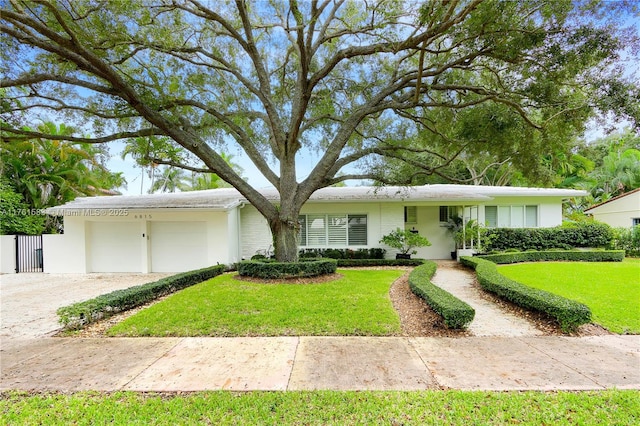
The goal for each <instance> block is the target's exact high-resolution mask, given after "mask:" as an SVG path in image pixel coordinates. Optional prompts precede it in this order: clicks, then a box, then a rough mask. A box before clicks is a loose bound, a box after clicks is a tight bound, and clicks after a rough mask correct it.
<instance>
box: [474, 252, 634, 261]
mask: <svg viewBox="0 0 640 426" xmlns="http://www.w3.org/2000/svg"><path fill="white" fill-rule="evenodd" d="M624 254H625V253H624V250H590V251H573V250H572V251H569V250H549V251H522V252H508V253H499V254H487V255H481V256H478V257H481V258H483V259H487V260H490V261H491V262H493V263H497V264H502V263H519V262H541V261H571V262H622V260H623V259H624Z"/></svg>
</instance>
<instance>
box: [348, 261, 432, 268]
mask: <svg viewBox="0 0 640 426" xmlns="http://www.w3.org/2000/svg"><path fill="white" fill-rule="evenodd" d="M424 262H425V261H424V259H338V267H340V268H349V267H355V266H420V265H422V264H423V263H424Z"/></svg>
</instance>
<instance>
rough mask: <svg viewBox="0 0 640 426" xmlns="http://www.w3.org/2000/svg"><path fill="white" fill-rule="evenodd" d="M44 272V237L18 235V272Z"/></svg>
mask: <svg viewBox="0 0 640 426" xmlns="http://www.w3.org/2000/svg"><path fill="white" fill-rule="evenodd" d="M42 271H43V259H42V235H16V272H17V273H19V272H42Z"/></svg>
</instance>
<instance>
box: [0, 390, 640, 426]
mask: <svg viewBox="0 0 640 426" xmlns="http://www.w3.org/2000/svg"><path fill="white" fill-rule="evenodd" d="M639 412H640V393H639V392H637V391H634V390H629V391H624V390H607V391H592V392H550V393H545V392H481V391H453V390H451V391H415V392H369V391H365V392H337V391H312V392H311V391H310V392H303V391H291V392H247V393H232V392H225V391H219V392H198V393H192V394H182V395H175V394H169V395H167V394H153V393H151V394H145V393H134V392H116V393H98V392H81V393H76V394H61V393H43V394H36V395H31V394H28V393H24V392H4V393H0V413H1V416H0V419H1V420H0V424H2V425H32V424H47V425H67V424H74V425H103V424H109V425H166V424H181V425H199V424H216V425H234V424H265V425H267V424H268V425H301V424H304V425H333V424H384V425H390V424H391V425H393V424H403V425H424V424H447V425H465V426H466V425H469V424H478V425H479V424H492V425H513V424H535V425H542V424H546V425H551V424H553V425H563V424H585V425H587V424H588V425H591V424H603V425H604V424H607V425H614V424H618V425H623V424H624V425H630V424H636V422H637V413H639Z"/></svg>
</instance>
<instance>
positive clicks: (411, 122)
mask: <svg viewBox="0 0 640 426" xmlns="http://www.w3.org/2000/svg"><path fill="white" fill-rule="evenodd" d="M0 4H1V5H2V7H1V9H0V25H1V27H0V28H1V29H2V33H3V38H2V43H3V49H2V53H0V54H1V55H2V63H3V65H2V67H3V68H2V70H1V71H2V72H3V74H4V75H5V79H3V80H2V82H1V83H0V85H1V87H2V88H5V89H6V99H5V100H4V101H3V103H2V107H3V113H4V114H5V117H8V116H9V115H11V114H16V113H32V112H34V111H36V110H37V111H39V112H42V111H45V112H46V113H48V114H54V113H62V114H66V115H68V116H72V115H76V116H77V117H78V118H79V120H82V122H83V123H84V124H85V125H86V126H87V128H89V127H90V130H91V132H92V133H93V134H95V137H92V138H84V137H83V138H79V137H68V138H67V140H70V141H82V142H87V143H104V142H109V141H114V140H119V139H127V138H136V137H149V136H153V137H166V138H169V139H170V140H171V141H172V143H174V144H176V145H177V146H181V147H182V148H184V149H186V150H187V151H189V152H190V153H192V154H193V155H195V156H196V157H197V158H199V159H200V160H201V161H202V163H203V164H204V167H201V168H200V167H194V166H192V165H189V164H183V163H181V162H180V161H179V159H176V158H172V157H159V158H154V159H153V162H154V163H156V164H163V165H169V166H175V167H182V168H185V169H187V170H191V171H193V172H205V171H206V172H214V173H215V174H216V175H218V176H219V177H220V178H221V179H223V180H224V181H226V182H228V183H229V184H230V185H232V186H234V187H235V188H237V189H238V190H239V191H240V192H241V193H242V194H243V195H244V196H245V197H246V198H247V199H248V200H249V201H250V202H251V203H252V204H253V205H254V206H255V207H256V208H257V209H258V210H259V211H260V212H261V213H262V214H263V215H264V217H265V218H266V219H267V221H268V223H269V225H270V228H271V231H272V233H273V236H274V246H275V248H276V256H277V257H278V259H280V260H295V259H296V258H297V232H298V227H299V225H298V215H299V212H300V209H301V207H302V205H303V204H304V203H305V202H306V201H307V200H308V198H309V196H310V195H311V194H312V193H313V192H314V191H316V190H318V189H319V188H323V187H326V186H330V185H333V184H336V183H339V182H341V181H345V180H348V179H355V178H377V177H379V173H377V172H376V168H375V167H374V166H375V165H376V162H377V161H379V159H380V158H393V159H395V160H396V161H401V162H404V163H407V164H409V165H411V167H414V168H416V169H420V170H423V171H424V172H425V173H428V174H433V173H438V172H439V171H440V170H441V169H442V168H443V167H446V166H447V165H448V164H449V163H450V162H451V161H452V160H453V159H454V158H457V157H458V156H460V155H462V154H463V153H468V154H467V155H473V153H474V152H481V151H487V152H490V153H496V155H498V154H500V155H515V157H514V158H518V159H519V161H522V162H523V163H524V162H526V161H527V159H529V160H530V158H529V157H531V156H534V158H535V157H537V156H539V155H540V152H552V151H553V149H554V148H556V147H558V146H561V145H562V144H563V142H564V140H565V138H564V137H563V136H568V135H572V134H574V133H576V132H579V131H581V130H582V129H583V126H584V122H585V121H586V120H587V119H588V118H589V117H591V116H592V114H594V112H595V111H597V110H602V111H613V112H614V114H615V115H616V116H617V117H621V118H629V119H631V120H634V119H637V118H638V114H637V112H638V110H637V104H636V103H635V100H636V99H637V98H638V87H637V84H636V85H634V84H633V81H628V80H625V79H624V78H622V70H621V69H620V68H619V67H618V66H617V65H618V64H619V63H620V62H619V59H620V54H621V52H622V51H623V49H625V48H631V47H633V46H637V37H636V34H635V33H632V32H630V30H629V29H625V28H624V25H622V23H621V22H615V20H616V19H623V18H624V17H625V16H628V13H633V12H634V10H633V7H634V6H633V3H630V4H626V3H624V2H597V1H596V2H593V1H584V2H582V1H575V0H554V1H543V0H520V1H510V0H451V1H425V2H421V3H418V2H401V1H386V0H377V1H368V2H360V1H349V0H310V1H302V2H299V1H297V0H289V1H270V2H262V1H261V2H247V1H244V0H236V1H224V2H223V1H216V2H207V1H200V0H131V1H126V2H121V1H96V0H58V1H55V2H53V1H52V2H49V1H27V0H8V1H4V2H2V3H0ZM629 52H631V53H633V52H635V51H634V50H633V49H630V50H629ZM634 108H635V109H634ZM492 110H495V111H499V112H500V115H499V116H498V117H497V118H498V119H497V120H494V114H493V113H492ZM460 115H466V116H467V117H468V119H467V120H465V123H469V125H468V126H466V125H455V126H451V123H455V122H457V120H458V117H459V116H460ZM503 119H506V120H505V121H502V120H503ZM8 123H10V120H9V119H8V118H5V119H4V122H3V123H2V129H3V130H4V131H5V132H13V133H14V134H16V135H27V136H38V137H43V138H47V137H49V136H50V135H48V134H46V132H45V133H43V132H33V131H26V130H22V129H19V128H16V127H15V126H13V127H12V126H11V125H9V124H8ZM450 127H452V128H455V131H454V132H452V131H451V129H450ZM503 128H504V129H508V130H509V135H510V137H509V138H506V137H503V138H498V139H496V138H495V137H496V135H500V134H501V133H500V131H501V129H503ZM419 132H427V133H426V134H427V136H426V137H423V138H420V139H418V141H419V142H418V143H414V142H415V141H416V138H414V136H416V135H417V134H418V133H419ZM436 139H437V141H436ZM409 141H411V143H410V142H409ZM434 141H435V142H434ZM513 144H517V147H518V148H517V149H514V147H513V146H512V145H513ZM231 145H235V146H238V147H240V148H241V149H242V150H243V151H244V153H245V154H246V155H247V156H248V157H249V159H250V160H251V161H252V162H253V164H254V165H255V166H256V168H257V169H258V170H259V171H260V172H261V173H262V174H263V175H264V176H265V178H266V179H267V180H268V181H269V182H270V183H271V184H272V185H273V186H274V187H275V188H276V189H277V190H278V191H279V192H280V202H279V203H278V204H277V205H276V204H273V203H272V202H270V201H269V200H267V199H266V198H265V197H264V196H262V195H261V194H260V192H259V191H258V190H257V189H256V188H253V187H252V186H251V185H250V184H249V183H248V182H246V181H245V180H244V179H243V178H242V177H241V176H240V174H239V173H238V172H237V171H236V170H234V169H233V167H231V166H230V165H229V164H228V163H227V162H226V161H225V160H224V158H223V157H222V155H221V153H222V152H223V151H225V152H229V150H228V149H227V148H228V147H229V146H231ZM303 148H305V149H311V150H313V151H314V152H317V154H318V155H317V161H316V163H315V165H314V167H313V169H312V170H311V172H310V173H309V175H308V176H306V177H305V178H303V179H301V178H299V177H298V176H297V170H296V162H297V157H298V156H299V155H300V153H301V150H302V149H303ZM543 149H544V151H541V150H543ZM416 159H419V160H420V161H416Z"/></svg>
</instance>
